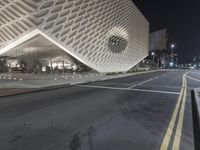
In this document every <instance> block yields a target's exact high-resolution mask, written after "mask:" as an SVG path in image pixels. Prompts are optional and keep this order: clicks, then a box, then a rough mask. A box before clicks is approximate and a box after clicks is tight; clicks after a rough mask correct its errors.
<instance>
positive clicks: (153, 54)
mask: <svg viewBox="0 0 200 150" xmlns="http://www.w3.org/2000/svg"><path fill="white" fill-rule="evenodd" d="M151 55H152V56H153V63H155V53H154V52H152V53H151Z"/></svg>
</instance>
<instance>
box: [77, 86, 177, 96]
mask: <svg viewBox="0 0 200 150" xmlns="http://www.w3.org/2000/svg"><path fill="white" fill-rule="evenodd" d="M76 86H79V87H86V88H97V89H109V90H123V91H137V92H149V93H159V94H172V95H179V94H180V92H169V91H158V90H145V89H136V88H134V89H128V88H119V87H105V86H92V85H76Z"/></svg>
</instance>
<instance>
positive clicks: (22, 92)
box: [0, 70, 158, 98]
mask: <svg viewBox="0 0 200 150" xmlns="http://www.w3.org/2000/svg"><path fill="white" fill-rule="evenodd" d="M157 71H158V70H153V71H145V72H137V73H132V74H128V75H124V76H113V77H112V78H109V77H108V78H107V79H97V80H89V81H85V82H75V83H66V84H60V85H53V86H48V87H42V88H35V89H32V90H28V91H21V92H14V93H9V94H2V95H0V98H4V97H10V96H16V95H21V94H28V93H36V92H42V91H47V90H55V89H61V88H66V87H70V86H73V85H79V84H87V83H92V82H98V81H106V80H112V79H118V78H124V77H129V76H134V75H139V74H146V73H153V72H157Z"/></svg>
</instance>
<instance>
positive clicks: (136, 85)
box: [128, 79, 154, 89]
mask: <svg viewBox="0 0 200 150" xmlns="http://www.w3.org/2000/svg"><path fill="white" fill-rule="evenodd" d="M152 80H154V79H149V80H147V81H144V82H141V83H138V84H135V85H132V86H130V87H128V89H131V88H134V87H136V86H139V85H142V84H145V83H148V82H150V81H152Z"/></svg>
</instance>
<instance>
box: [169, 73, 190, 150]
mask: <svg viewBox="0 0 200 150" xmlns="http://www.w3.org/2000/svg"><path fill="white" fill-rule="evenodd" d="M184 79H185V88H184V95H183V101H182V104H181V109H180V114H179V119H178V124H177V128H176V133H175V137H174V141H173V146H172V150H179V148H180V141H181V134H182V128H183V120H184V112H185V103H186V97H187V81H186V76H185V78H184Z"/></svg>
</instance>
